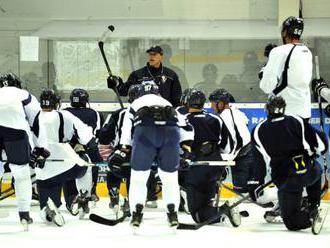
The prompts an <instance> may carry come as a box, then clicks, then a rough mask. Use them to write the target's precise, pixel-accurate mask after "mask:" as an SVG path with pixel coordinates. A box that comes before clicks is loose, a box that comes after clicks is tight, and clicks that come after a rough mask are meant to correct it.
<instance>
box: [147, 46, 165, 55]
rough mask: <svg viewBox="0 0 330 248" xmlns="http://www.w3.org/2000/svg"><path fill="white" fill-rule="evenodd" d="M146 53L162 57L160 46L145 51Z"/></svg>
mask: <svg viewBox="0 0 330 248" xmlns="http://www.w3.org/2000/svg"><path fill="white" fill-rule="evenodd" d="M146 53H159V54H160V55H163V49H162V48H161V47H160V46H152V47H150V48H149V49H148V50H147V51H146Z"/></svg>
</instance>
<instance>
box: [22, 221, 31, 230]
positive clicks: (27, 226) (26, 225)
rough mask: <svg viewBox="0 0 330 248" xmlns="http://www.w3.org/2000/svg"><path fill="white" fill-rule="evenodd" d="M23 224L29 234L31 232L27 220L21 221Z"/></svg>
mask: <svg viewBox="0 0 330 248" xmlns="http://www.w3.org/2000/svg"><path fill="white" fill-rule="evenodd" d="M21 224H22V226H23V231H24V232H28V231H29V223H28V221H27V220H25V219H23V220H21Z"/></svg>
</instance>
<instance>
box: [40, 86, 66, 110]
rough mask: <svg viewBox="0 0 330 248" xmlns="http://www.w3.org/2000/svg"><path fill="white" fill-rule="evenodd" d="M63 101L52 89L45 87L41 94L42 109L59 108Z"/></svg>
mask: <svg viewBox="0 0 330 248" xmlns="http://www.w3.org/2000/svg"><path fill="white" fill-rule="evenodd" d="M60 103H61V97H60V96H58V95H56V93H55V91H54V90H52V89H43V90H42V92H41V94H40V107H41V108H42V109H45V108H48V109H58V108H59V106H60Z"/></svg>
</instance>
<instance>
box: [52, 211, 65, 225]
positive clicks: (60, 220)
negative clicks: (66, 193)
mask: <svg viewBox="0 0 330 248" xmlns="http://www.w3.org/2000/svg"><path fill="white" fill-rule="evenodd" d="M53 222H54V224H55V225H56V226H59V227H61V226H64V224H65V220H64V218H63V216H62V215H58V214H56V215H55V216H54V220H53Z"/></svg>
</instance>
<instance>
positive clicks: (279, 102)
mask: <svg viewBox="0 0 330 248" xmlns="http://www.w3.org/2000/svg"><path fill="white" fill-rule="evenodd" d="M285 107H286V103H285V100H284V99H283V97H281V96H274V95H272V96H270V97H269V98H268V100H267V103H266V110H267V116H268V118H269V119H273V118H278V117H281V116H283V115H284V113H285Z"/></svg>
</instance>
